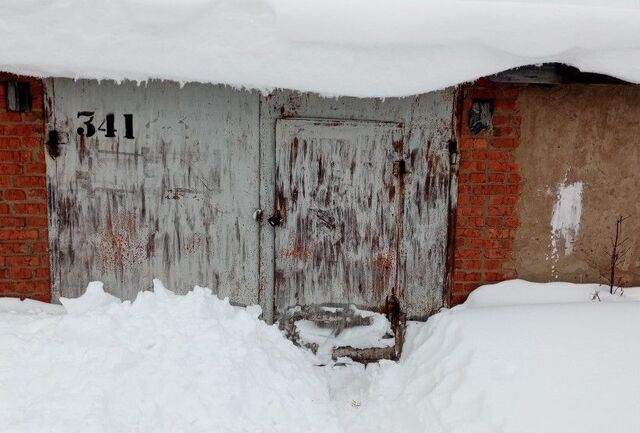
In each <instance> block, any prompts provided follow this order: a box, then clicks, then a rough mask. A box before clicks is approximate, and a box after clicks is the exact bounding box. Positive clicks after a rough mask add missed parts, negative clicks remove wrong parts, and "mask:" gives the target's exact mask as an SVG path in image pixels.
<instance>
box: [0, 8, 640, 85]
mask: <svg viewBox="0 0 640 433" xmlns="http://www.w3.org/2000/svg"><path fill="white" fill-rule="evenodd" d="M639 22H640V3H639V2H638V0H512V1H504V0H446V1H443V0H393V1H391V0H348V1H344V0H180V1H179V2H177V1H175V0H109V1H105V0H3V1H2V2H0V40H1V41H2V43H0V70H3V71H10V72H18V73H25V74H34V75H39V76H65V77H72V78H73V77H84V78H99V79H100V78H111V79H116V80H121V79H125V78H128V79H134V80H145V79H148V78H162V79H172V80H177V81H183V82H184V81H204V82H214V83H225V84H231V85H235V86H247V87H253V88H258V89H263V90H264V89H269V88H273V87H286V88H293V89H298V90H310V91H317V92H321V93H325V94H340V95H353V96H403V95H410V94H416V93H420V92H424V91H428V90H434V89H440V88H443V87H446V86H450V85H454V84H458V83H460V82H464V81H469V80H473V79H476V78H478V77H480V76H484V75H489V74H492V73H495V72H498V71H501V70H504V69H509V68H512V67H516V66H521V65H526V64H535V63H541V62H564V63H567V64H570V65H574V66H577V67H579V68H580V69H582V70H585V71H592V72H601V73H605V74H611V75H614V76H617V77H620V78H624V79H627V80H630V81H635V82H640V25H638V23H639Z"/></svg>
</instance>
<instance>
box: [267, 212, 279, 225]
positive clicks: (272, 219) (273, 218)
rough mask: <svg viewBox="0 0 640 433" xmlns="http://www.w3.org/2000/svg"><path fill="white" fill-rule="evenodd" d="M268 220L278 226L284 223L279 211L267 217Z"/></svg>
mask: <svg viewBox="0 0 640 433" xmlns="http://www.w3.org/2000/svg"><path fill="white" fill-rule="evenodd" d="M267 222H268V223H269V225H270V226H271V227H278V226H279V225H280V223H282V217H281V216H280V214H279V213H275V214H273V215H271V216H270V217H269V218H267Z"/></svg>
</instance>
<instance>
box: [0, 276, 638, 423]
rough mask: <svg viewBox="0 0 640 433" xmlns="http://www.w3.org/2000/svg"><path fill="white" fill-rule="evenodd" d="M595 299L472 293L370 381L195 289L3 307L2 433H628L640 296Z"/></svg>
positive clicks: (362, 371)
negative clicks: (320, 364) (320, 358)
mask: <svg viewBox="0 0 640 433" xmlns="http://www.w3.org/2000/svg"><path fill="white" fill-rule="evenodd" d="M596 290H598V286H595V285H574V284H564V283H558V284H556V283H554V284H533V283H527V282H524V281H518V280H516V281H510V282H505V283H500V284H496V285H493V286H485V287H482V288H480V289H478V290H477V291H476V292H474V293H473V294H472V295H471V297H470V298H469V300H468V301H467V303H466V304H464V305H462V306H459V307H456V308H453V309H450V310H445V311H442V312H441V313H439V314H437V315H435V316H433V317H432V318H431V319H429V321H428V322H426V323H410V324H409V327H408V331H407V342H406V344H405V350H404V352H403V356H402V359H401V360H400V361H399V362H398V363H394V362H390V361H386V362H381V363H380V364H372V365H369V366H368V367H366V368H365V367H363V366H362V365H359V364H352V365H347V366H345V367H337V366H324V367H318V366H316V364H317V358H315V357H314V356H313V355H311V354H310V353H309V352H307V351H304V350H302V349H300V348H297V347H295V346H294V345H293V344H292V343H290V342H289V341H288V340H286V339H285V338H284V337H283V336H282V333H281V332H280V331H279V330H278V328H277V327H275V326H268V325H266V324H265V323H264V322H262V321H260V320H259V319H258V316H259V315H260V310H259V308H258V307H247V308H239V307H233V306H230V305H229V303H228V302H227V301H221V300H219V299H218V298H217V297H216V296H215V295H213V294H212V293H211V291H210V290H208V289H204V288H200V287H196V288H195V289H194V290H193V291H192V292H190V293H188V294H187V295H185V296H177V295H174V294H173V293H172V292H170V291H169V290H167V289H166V288H164V287H163V286H162V284H161V283H160V282H159V281H156V282H155V288H154V292H142V293H140V295H139V296H138V298H137V299H136V300H135V301H134V302H131V303H130V302H120V301H119V300H118V299H116V298H114V297H112V296H111V295H108V294H107V293H105V292H104V291H103V289H102V285H101V284H100V283H92V284H90V285H89V287H88V289H87V292H86V293H85V294H84V295H83V296H82V297H80V298H78V299H65V300H63V305H62V306H56V305H49V304H42V303H39V302H34V301H24V302H21V301H19V300H16V299H0V431H1V432H7V433H19V432H34V433H35V432H37V433H44V432H61V433H62V432H64V433H73V432H82V433H92V432H111V433H113V432H150V433H151V432H153V433H160V432H172V433H175V432H185V433H187V432H188V433H197V432H209V433H210V432H265V433H266V432H285V433H292V432H327V433H329V432H350V433H352V432H362V433H365V432H366V433H375V432H385V433H389V432H392V433H393V432H398V433H400V432H402V433H413V432H416V433H417V432H430V433H438V432H442V433H444V432H447V433H448V432H459V433H469V432H474V433H482V432H518V433H521V432H531V433H544V432H549V433H558V432H562V433H573V432H575V433H589V432H594V433H602V432H616V433H624V432H637V431H638V429H639V428H640V412H638V411H637V408H638V407H640V393H638V391H637V390H638V389H640V373H638V367H637V366H638V365H639V364H640V342H639V338H638V337H639V332H640V331H638V330H639V329H640V303H639V302H638V300H640V289H627V290H626V291H625V293H624V295H622V296H619V295H613V296H611V295H608V294H606V290H604V289H600V293H599V297H600V299H601V301H597V300H596V301H593V300H592V297H593V295H592V294H593V293H594V292H595V291H596Z"/></svg>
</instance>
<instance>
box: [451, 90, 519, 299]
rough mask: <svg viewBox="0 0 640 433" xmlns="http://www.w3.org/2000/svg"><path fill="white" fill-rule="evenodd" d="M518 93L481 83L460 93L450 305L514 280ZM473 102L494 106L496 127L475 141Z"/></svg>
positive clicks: (483, 132) (477, 137)
mask: <svg viewBox="0 0 640 433" xmlns="http://www.w3.org/2000/svg"><path fill="white" fill-rule="evenodd" d="M519 89H520V87H519V86H517V85H510V84H497V83H492V82H490V81H488V80H485V79H482V80H479V81H477V82H475V83H473V84H469V85H464V86H462V87H461V88H460V91H459V99H458V103H459V107H458V113H459V115H458V119H457V120H458V131H457V132H458V143H459V147H460V166H459V171H458V208H457V211H456V224H455V240H454V255H455V263H454V272H453V284H452V290H451V304H452V305H455V304H459V303H461V302H463V301H464V300H465V299H466V298H467V296H468V294H469V293H470V292H471V291H472V290H473V289H475V288H477V287H478V286H480V285H482V284H486V283H493V282H497V281H502V280H506V279H510V278H514V277H515V266H514V259H513V251H512V248H513V240H514V238H515V230H516V227H517V226H518V216H517V212H516V206H517V202H518V197H519V194H520V180H521V179H520V174H519V168H518V164H517V163H516V160H515V149H516V148H517V147H518V145H519V143H520V138H519V137H520V115H519V114H518V111H517V104H516V102H517V98H518V93H519ZM474 100H485V101H486V100H489V101H492V103H493V116H492V124H493V127H492V128H490V129H488V130H484V131H482V132H480V133H478V134H476V135H474V134H472V133H471V131H470V130H469V111H470V109H471V106H472V103H473V101H474Z"/></svg>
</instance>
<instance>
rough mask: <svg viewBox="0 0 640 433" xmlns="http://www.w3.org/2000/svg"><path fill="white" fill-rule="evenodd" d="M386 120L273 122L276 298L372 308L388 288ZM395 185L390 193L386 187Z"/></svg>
mask: <svg viewBox="0 0 640 433" xmlns="http://www.w3.org/2000/svg"><path fill="white" fill-rule="evenodd" d="M402 143H403V128H402V127H401V126H399V125H398V124H397V123H394V122H367V121H345V120H319V119H283V120H279V121H278V122H277V124H276V146H277V147H276V197H278V200H277V211H278V213H279V214H280V215H282V216H283V224H282V226H281V227H278V228H276V273H275V275H276V281H275V286H276V287H275V293H276V305H277V306H278V308H279V309H284V308H286V307H288V306H291V305H295V304H306V305H309V304H326V303H353V304H356V305H358V306H361V307H365V308H374V309H380V308H382V306H384V304H385V302H386V299H387V298H388V297H390V296H391V295H393V294H394V293H395V283H396V278H397V272H396V271H397V261H398V260H397V248H398V238H397V236H398V235H399V233H400V232H399V231H398V224H399V223H400V221H399V219H398V218H399V216H400V215H402V212H400V211H399V206H401V205H402V202H401V201H400V196H401V195H402V186H401V185H400V183H399V182H400V180H399V178H398V176H394V165H395V164H394V161H397V160H398V159H399V158H401V157H402ZM390 189H392V190H394V191H399V193H394V194H390V193H389V190H390Z"/></svg>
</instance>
